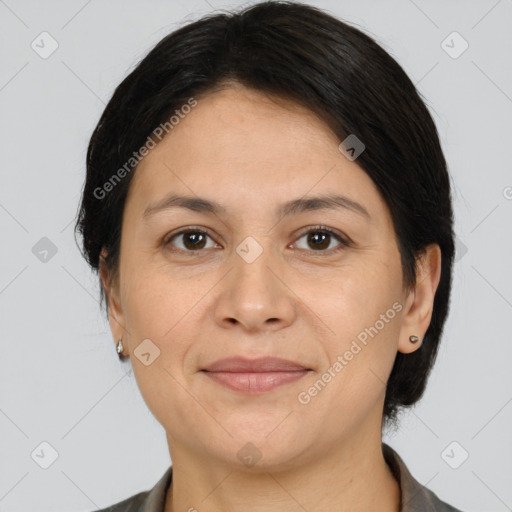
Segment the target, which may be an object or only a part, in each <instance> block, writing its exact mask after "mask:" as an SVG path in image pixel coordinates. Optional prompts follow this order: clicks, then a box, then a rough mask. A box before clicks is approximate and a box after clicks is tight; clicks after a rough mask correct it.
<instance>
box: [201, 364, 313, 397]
mask: <svg viewBox="0 0 512 512" xmlns="http://www.w3.org/2000/svg"><path fill="white" fill-rule="evenodd" d="M310 371H311V368H307V367H306V366H304V365H301V364H299V363H296V362H294V361H289V360H286V359H280V358H274V357H262V358H258V359H246V358H241V357H232V358H227V359H221V360H219V361H216V362H215V363H213V364H211V365H209V366H208V367H207V368H203V369H202V370H201V372H202V373H203V374H204V375H206V376H207V377H208V378H210V379H212V380H213V381H214V382H216V383H217V384H220V385H221V386H224V387H227V388H229V389H231V390H233V391H238V392H241V393H245V394H250V395H252V394H259V393H264V392H268V391H271V390H273V389H275V388H277V387H279V386H283V385H285V384H290V383H292V382H295V381H297V380H299V379H301V378H302V377H304V376H305V375H307V374H308V373H309V372H310Z"/></svg>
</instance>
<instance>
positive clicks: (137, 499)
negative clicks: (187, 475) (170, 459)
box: [91, 466, 172, 512]
mask: <svg viewBox="0 0 512 512" xmlns="http://www.w3.org/2000/svg"><path fill="white" fill-rule="evenodd" d="M171 481H172V466H169V467H168V468H167V470H166V471H165V473H164V474H163V475H162V477H161V478H160V480H158V482H157V483H156V484H155V485H154V486H153V488H152V489H149V490H148V491H143V492H139V493H137V494H134V495H133V496H131V497H130V498H127V499H125V500H123V501H120V502H119V503H115V504H114V505H110V506H109V507H107V508H102V509H101V510H96V511H94V512H163V511H164V509H165V497H166V494H167V490H168V489H169V486H170V485H171ZM91 512H92V511H91Z"/></svg>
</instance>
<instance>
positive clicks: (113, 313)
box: [99, 249, 125, 347]
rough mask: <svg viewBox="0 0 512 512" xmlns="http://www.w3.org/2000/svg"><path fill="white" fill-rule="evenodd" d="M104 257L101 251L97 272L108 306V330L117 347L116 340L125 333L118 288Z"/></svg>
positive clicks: (104, 253) (103, 252)
mask: <svg viewBox="0 0 512 512" xmlns="http://www.w3.org/2000/svg"><path fill="white" fill-rule="evenodd" d="M105 257H106V252H105V249H103V250H102V252H101V254H100V261H99V270H100V277H101V283H102V285H103V289H104V290H105V297H106V301H107V306H108V319H109V324H110V330H111V332H112V336H113V338H114V342H115V344H116V347H117V344H118V340H119V339H121V338H122V337H123V335H124V333H125V328H124V318H123V313H122V308H121V305H120V303H119V299H118V293H117V289H118V287H117V285H116V283H115V282H114V279H112V276H111V273H110V271H109V269H108V266H107V263H106V261H105Z"/></svg>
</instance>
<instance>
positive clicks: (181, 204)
mask: <svg viewBox="0 0 512 512" xmlns="http://www.w3.org/2000/svg"><path fill="white" fill-rule="evenodd" d="M172 208H186V209H188V210H192V211H195V212H204V213H211V214H214V215H226V213H227V210H226V208H225V207H224V206H222V205H221V204H219V203H217V202H215V201H211V200H209V199H205V198H202V197H197V196H196V197H194V196H182V195H176V194H170V195H168V196H166V197H164V198H163V199H161V200H160V201H157V202H156V203H153V204H150V205H149V206H148V207H147V208H146V210H145V211H144V213H143V215H142V217H143V218H144V219H147V218H149V217H151V216H152V215H154V214H155V213H158V212H161V211H164V210H169V209H172ZM339 209H346V210H350V211H352V212H355V213H357V214H359V215H361V216H363V217H366V218H367V219H368V220H371V216H370V214H369V213H368V211H367V210H366V208H365V207H364V206H362V205H361V204H359V203H358V202H356V201H354V200H352V199H349V198H348V197H345V196H341V195H323V196H316V197H308V198H300V199H293V200H292V201H288V202H287V203H284V204H282V205H280V206H279V207H278V208H277V210H276V215H277V216H278V217H279V218H281V219H282V218H283V217H287V216H290V215H297V214H299V213H303V212H307V211H314V210H339Z"/></svg>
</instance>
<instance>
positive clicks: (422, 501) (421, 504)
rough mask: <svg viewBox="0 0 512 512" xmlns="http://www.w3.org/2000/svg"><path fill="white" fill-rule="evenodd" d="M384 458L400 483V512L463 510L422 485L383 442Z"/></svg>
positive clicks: (451, 511)
mask: <svg viewBox="0 0 512 512" xmlns="http://www.w3.org/2000/svg"><path fill="white" fill-rule="evenodd" d="M382 452H383V454H384V458H385V460H386V462H387V464H388V466H389V467H390V469H391V471H392V472H393V475H394V476H395V478H396V479H397V481H398V483H399V484H400V492H401V495H402V503H401V507H400V512H462V511H461V510H459V509H458V508H455V507H453V506H452V505H450V504H448V503H446V502H444V501H442V500H441V499H440V498H439V497H438V496H437V495H436V494H435V493H434V492H433V491H431V490H430V489H428V488H427V487H425V486H424V485H421V484H420V483H419V482H418V481H417V480H416V479H415V478H414V477H413V476H412V474H411V473H410V471H409V469H408V468H407V466H406V465H405V462H404V461H403V460H402V459H401V457H400V456H399V455H398V453H396V452H395V451H394V450H393V449H392V448H391V447H390V446H388V445H387V444H385V443H382Z"/></svg>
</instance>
